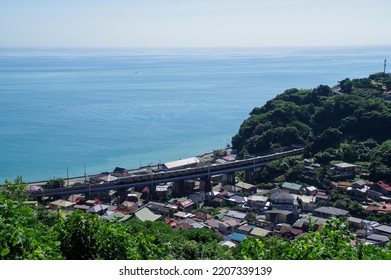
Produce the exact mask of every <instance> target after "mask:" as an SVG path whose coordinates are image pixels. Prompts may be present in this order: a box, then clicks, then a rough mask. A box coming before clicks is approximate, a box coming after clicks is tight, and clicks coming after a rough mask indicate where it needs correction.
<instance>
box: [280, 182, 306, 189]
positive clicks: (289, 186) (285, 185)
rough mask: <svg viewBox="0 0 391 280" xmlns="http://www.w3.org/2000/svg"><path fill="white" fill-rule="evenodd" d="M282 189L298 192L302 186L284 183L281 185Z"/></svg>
mask: <svg viewBox="0 0 391 280" xmlns="http://www.w3.org/2000/svg"><path fill="white" fill-rule="evenodd" d="M282 187H283V188H285V189H290V190H295V191H298V190H300V189H301V188H302V187H303V186H302V185H299V184H295V183H289V182H284V184H282Z"/></svg>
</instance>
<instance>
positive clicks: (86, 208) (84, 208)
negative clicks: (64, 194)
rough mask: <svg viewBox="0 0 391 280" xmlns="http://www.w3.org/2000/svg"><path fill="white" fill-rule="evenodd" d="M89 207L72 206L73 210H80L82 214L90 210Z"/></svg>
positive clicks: (81, 205) (82, 205) (83, 205)
mask: <svg viewBox="0 0 391 280" xmlns="http://www.w3.org/2000/svg"><path fill="white" fill-rule="evenodd" d="M90 207H91V206H89V205H85V204H76V205H75V206H73V209H75V210H81V211H83V212H87V210H88V209H90Z"/></svg>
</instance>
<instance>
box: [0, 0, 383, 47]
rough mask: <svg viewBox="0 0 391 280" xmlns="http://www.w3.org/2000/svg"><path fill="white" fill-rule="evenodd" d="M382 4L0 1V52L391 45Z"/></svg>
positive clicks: (377, 0)
mask: <svg viewBox="0 0 391 280" xmlns="http://www.w3.org/2000/svg"><path fill="white" fill-rule="evenodd" d="M390 11H391V1H389V0H359V1H358V0H316V1H315V0H297V1H296V0H268V1H265V0H111V1H109V0H12V1H11V0H0V47H61V48H63V47H65V48H66V47H70V48H74V47H98V48H99V47H102V48H116V47H119V48H187V47H189V48H198V47H206V48H208V47H210V48H213V47H302V46H308V47H312V46H316V47H319V46H320V47H328V46H370V45H391V36H390V35H391V34H390V33H391V28H390V26H391V16H390V14H389V13H390Z"/></svg>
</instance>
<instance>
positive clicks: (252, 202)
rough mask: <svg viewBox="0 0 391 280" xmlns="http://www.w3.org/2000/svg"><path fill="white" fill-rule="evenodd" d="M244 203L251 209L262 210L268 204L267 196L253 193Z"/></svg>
mask: <svg viewBox="0 0 391 280" xmlns="http://www.w3.org/2000/svg"><path fill="white" fill-rule="evenodd" d="M245 205H246V206H247V207H249V208H250V209H252V210H264V209H265V208H267V206H268V198H267V197H266V196H263V195H260V194H254V195H251V196H249V197H248V198H247V202H246V204H245Z"/></svg>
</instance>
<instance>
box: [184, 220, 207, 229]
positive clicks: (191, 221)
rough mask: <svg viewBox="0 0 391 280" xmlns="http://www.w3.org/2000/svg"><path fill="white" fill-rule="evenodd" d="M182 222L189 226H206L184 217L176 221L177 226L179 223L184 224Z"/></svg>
mask: <svg viewBox="0 0 391 280" xmlns="http://www.w3.org/2000/svg"><path fill="white" fill-rule="evenodd" d="M184 224H188V225H190V228H198V229H200V228H205V227H206V224H203V223H199V222H196V221H194V220H193V219H190V218H186V219H184V220H178V221H177V225H178V226H177V228H178V227H180V226H181V225H184Z"/></svg>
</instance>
